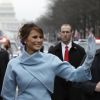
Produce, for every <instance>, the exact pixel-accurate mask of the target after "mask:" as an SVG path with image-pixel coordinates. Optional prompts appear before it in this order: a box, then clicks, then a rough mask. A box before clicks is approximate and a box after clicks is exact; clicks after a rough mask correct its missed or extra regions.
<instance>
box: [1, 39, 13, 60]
mask: <svg viewBox="0 0 100 100" xmlns="http://www.w3.org/2000/svg"><path fill="white" fill-rule="evenodd" d="M3 48H4V49H5V50H7V52H8V53H9V58H10V59H11V58H13V53H12V50H11V43H10V40H9V39H7V38H6V40H5V42H4V43H3Z"/></svg>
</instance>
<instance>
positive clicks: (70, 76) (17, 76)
mask: <svg viewBox="0 0 100 100" xmlns="http://www.w3.org/2000/svg"><path fill="white" fill-rule="evenodd" d="M20 39H21V43H22V44H23V45H24V50H23V52H22V54H21V55H20V56H18V57H16V58H13V59H12V60H10V62H9V63H8V66H7V70H6V74H5V77H4V82H3V87H2V93H1V96H2V97H3V99H4V100H51V96H50V93H53V87H54V78H55V75H59V76H60V77H62V78H64V79H66V81H67V80H70V81H75V82H81V81H86V80H89V79H91V74H90V66H91V64H92V61H93V59H94V56H95V51H96V50H95V38H94V37H93V35H90V36H89V38H88V51H87V57H86V59H85V62H84V63H83V65H82V66H80V67H78V68H77V69H75V68H74V67H73V66H72V65H71V64H70V63H68V62H62V61H61V60H60V59H59V58H58V57H56V56H54V55H52V54H49V53H43V52H40V49H41V47H42V45H43V40H44V36H43V31H42V29H41V28H39V27H38V26H37V25H35V24H34V23H26V24H24V25H23V26H22V27H21V29H20ZM16 87H17V88H18V90H17V91H16Z"/></svg>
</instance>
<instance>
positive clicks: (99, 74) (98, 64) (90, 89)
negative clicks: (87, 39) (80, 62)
mask: <svg viewBox="0 0 100 100" xmlns="http://www.w3.org/2000/svg"><path fill="white" fill-rule="evenodd" d="M91 74H92V79H91V80H90V81H86V82H84V83H81V84H80V83H79V85H78V84H77V85H76V86H77V87H79V88H81V90H83V93H84V98H85V99H84V100H100V92H95V87H96V84H97V83H98V82H100V49H98V50H97V52H96V55H95V58H94V61H93V63H92V66H91ZM73 86H75V84H74V85H73Z"/></svg>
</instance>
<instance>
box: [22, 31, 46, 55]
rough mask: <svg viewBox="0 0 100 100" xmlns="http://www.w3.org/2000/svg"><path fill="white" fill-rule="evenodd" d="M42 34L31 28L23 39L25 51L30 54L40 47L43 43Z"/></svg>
mask: <svg viewBox="0 0 100 100" xmlns="http://www.w3.org/2000/svg"><path fill="white" fill-rule="evenodd" d="M43 40H44V38H43V35H42V34H41V33H39V32H37V31H36V30H34V29H33V30H32V31H31V32H30V34H29V36H28V37H27V38H26V39H25V41H24V43H25V46H26V51H27V52H28V53H29V54H32V53H34V52H36V51H38V50H40V49H41V47H42V45H43Z"/></svg>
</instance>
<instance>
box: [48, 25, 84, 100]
mask: <svg viewBox="0 0 100 100" xmlns="http://www.w3.org/2000/svg"><path fill="white" fill-rule="evenodd" d="M59 38H60V42H59V43H58V44H56V45H55V47H53V48H52V49H51V50H50V49H49V53H52V54H54V55H56V56H57V57H59V58H60V59H61V60H62V61H64V60H66V59H65V58H64V57H65V50H66V48H65V47H66V46H67V47H68V59H67V61H68V62H69V63H71V64H72V65H73V66H74V67H75V68H77V67H78V66H79V65H80V64H81V62H82V60H83V58H84V57H85V54H86V53H85V50H84V48H83V47H81V46H79V45H78V44H76V43H74V41H73V30H72V27H71V25H70V24H63V25H62V26H61V29H60V33H59ZM71 83H72V82H70V81H68V82H66V80H64V79H63V78H61V77H59V76H56V78H55V84H54V94H53V98H54V100H81V98H82V95H81V90H80V89H79V88H76V87H72V86H71Z"/></svg>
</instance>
